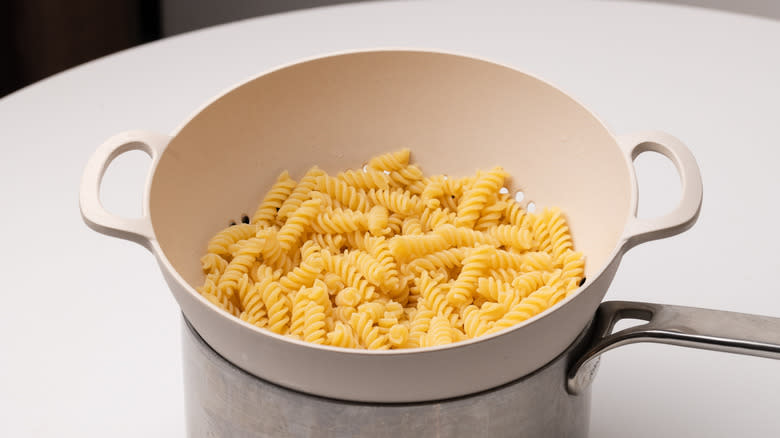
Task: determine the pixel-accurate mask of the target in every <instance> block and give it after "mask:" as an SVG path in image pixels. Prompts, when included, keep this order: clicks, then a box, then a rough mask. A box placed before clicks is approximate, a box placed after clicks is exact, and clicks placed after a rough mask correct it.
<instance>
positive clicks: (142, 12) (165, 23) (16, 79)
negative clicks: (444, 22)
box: [0, 0, 359, 97]
mask: <svg viewBox="0 0 780 438" xmlns="http://www.w3.org/2000/svg"><path fill="white" fill-rule="evenodd" d="M354 1H359V0H222V1H219V0H0V97H2V96H5V95H7V94H9V93H11V92H13V91H15V90H18V89H19V88H21V87H24V86H25V85H29V84H31V83H33V82H36V81H38V80H41V79H43V78H45V77H47V76H50V75H53V74H55V73H58V72H60V71H63V70H66V69H68V68H71V67H73V66H76V65H79V64H82V63H84V62H87V61H90V60H92V59H95V58H99V57H101V56H105V55H108V54H110V53H113V52H116V51H119V50H123V49H127V48H129V47H133V46H136V45H138V44H143V43H146V42H149V41H154V40H156V39H158V38H162V37H165V36H171V35H175V34H178V33H182V32H187V31H190V30H194V29H198V28H201V27H205V26H211V25H215V24H220V23H226V22H229V21H234V20H237V19H241V18H246V17H252V16H258V15H265V14H272V13H277V12H284V11H289V10H295V9H303V8H310V7H315V6H323V5H331V4H337V3H349V2H354Z"/></svg>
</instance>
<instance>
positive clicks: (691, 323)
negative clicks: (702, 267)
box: [566, 301, 780, 394]
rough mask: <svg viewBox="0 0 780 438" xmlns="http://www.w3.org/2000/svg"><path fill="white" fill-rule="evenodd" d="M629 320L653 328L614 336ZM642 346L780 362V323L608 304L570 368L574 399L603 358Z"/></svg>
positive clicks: (689, 310) (662, 306) (685, 309)
mask: <svg viewBox="0 0 780 438" xmlns="http://www.w3.org/2000/svg"><path fill="white" fill-rule="evenodd" d="M624 318H633V319H641V320H645V321H647V323H645V324H641V325H637V326H633V327H629V328H626V329H624V330H620V331H618V332H615V333H612V329H613V328H614V327H615V324H616V323H617V322H618V321H620V320H621V319H624ZM637 342H656V343H660V344H672V345H679V346H683V347H691V348H700V349H704V350H714V351H723V352H727V353H738V354H746V355H750V356H759V357H766V358H770V359H780V318H773V317H770V316H760V315H750V314H746V313H737V312H728V311H723V310H710V309H701V308H697V307H684V306H672V305H668V304H653V303H642V302H632V301H606V302H604V303H602V304H601V305H600V306H599V308H598V310H597V311H596V317H595V319H594V321H593V327H592V329H591V338H590V341H589V342H588V343H587V346H586V347H585V348H584V352H583V353H582V354H580V355H579V356H578V359H576V360H575V361H574V362H573V364H572V365H571V366H570V368H569V371H568V376H567V382H566V386H567V390H568V391H569V393H571V394H577V393H579V392H580V391H582V390H583V389H584V388H586V387H587V386H588V385H589V384H590V382H591V380H592V379H593V376H594V374H595V372H596V368H597V366H598V359H599V357H600V356H601V354H603V353H604V352H606V351H609V350H611V349H613V348H616V347H620V346H622V345H628V344H633V343H637Z"/></svg>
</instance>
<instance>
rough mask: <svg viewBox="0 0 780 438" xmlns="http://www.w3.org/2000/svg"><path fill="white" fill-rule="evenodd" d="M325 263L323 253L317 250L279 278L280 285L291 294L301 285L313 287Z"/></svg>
mask: <svg viewBox="0 0 780 438" xmlns="http://www.w3.org/2000/svg"><path fill="white" fill-rule="evenodd" d="M324 265H325V263H324V262H323V261H322V255H321V253H320V252H319V251H318V252H315V253H313V254H311V255H310V256H309V257H308V258H306V259H304V260H303V261H302V262H301V264H300V265H299V266H297V267H295V268H294V269H293V270H291V271H290V272H288V273H287V275H285V276H284V277H282V278H280V279H279V285H281V286H282V291H283V292H284V293H286V294H289V293H290V292H292V291H295V290H298V289H300V288H301V287H311V285H313V284H314V280H316V279H317V277H318V276H319V275H320V272H322V269H323V268H324Z"/></svg>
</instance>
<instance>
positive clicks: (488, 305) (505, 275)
mask: <svg viewBox="0 0 780 438" xmlns="http://www.w3.org/2000/svg"><path fill="white" fill-rule="evenodd" d="M409 159H410V152H409V150H408V149H403V150H400V151H396V152H390V153H388V154H384V155H380V156H377V157H374V158H372V159H370V160H369V161H368V163H367V165H366V166H365V167H364V168H363V169H350V170H344V171H342V172H340V173H338V174H337V175H336V176H335V177H333V176H330V175H328V174H327V173H326V172H325V171H323V170H322V169H320V168H319V167H317V166H313V167H311V168H310V169H309V170H308V171H307V172H306V173H305V174H304V175H303V177H302V178H301V180H300V181H299V182H297V183H296V182H295V180H293V179H292V178H291V176H290V175H289V174H288V173H287V172H286V171H285V172H282V173H281V174H280V175H279V177H278V178H277V179H276V182H275V183H274V184H273V185H272V187H271V188H270V189H269V191H268V192H267V193H266V195H265V196H264V198H263V201H262V202H261V203H260V205H259V206H258V207H257V209H256V211H255V214H254V215H253V216H252V219H251V220H250V221H249V222H250V223H248V224H246V223H242V224H238V225H233V226H230V227H228V228H226V229H223V230H221V231H219V232H218V233H217V234H216V235H214V237H213V238H212V239H211V240H209V241H208V243H207V248H206V254H205V255H204V256H203V257H201V259H200V265H201V268H202V270H203V273H204V276H205V279H204V283H203V285H202V286H200V287H198V288H197V291H198V292H199V293H200V294H202V295H203V297H204V298H205V299H206V300H208V301H209V302H211V303H213V304H214V305H215V306H217V307H219V308H221V309H223V310H224V311H226V312H227V313H229V314H231V315H233V316H234V317H237V318H239V319H241V320H243V321H245V322H246V323H249V324H252V325H254V326H256V327H258V328H259V329H261V330H269V331H272V332H274V333H278V334H282V335H286V336H289V337H292V338H295V339H300V340H303V341H306V342H311V343H316V344H325V345H330V346H335V347H341V348H366V349H377V350H384V349H391V348H392V349H395V348H417V347H428V346H436V345H446V344H449V343H453V342H459V341H462V340H464V339H469V338H473V337H478V336H482V335H485V334H489V333H495V332H498V331H500V330H504V329H506V328H508V327H511V326H513V325H515V324H518V323H520V322H522V321H526V320H528V319H529V318H533V317H534V316H536V315H538V314H539V313H542V312H544V311H545V310H547V309H549V308H550V307H552V306H554V305H555V304H556V303H558V302H559V301H561V300H563V299H565V298H566V297H567V296H569V295H571V294H572V293H574V292H575V291H577V290H578V288H579V287H580V285H581V283H582V282H583V281H584V275H585V258H584V256H583V254H582V253H581V252H578V251H575V249H574V242H573V240H572V237H571V234H570V230H569V225H568V223H567V221H566V218H565V216H564V214H563V213H562V212H561V211H560V210H559V209H557V208H547V209H543V210H541V211H540V212H533V213H532V212H528V211H527V210H526V209H524V208H523V207H522V205H521V204H520V203H518V202H516V201H515V200H514V199H513V198H512V197H511V196H510V195H509V194H508V191H507V190H506V189H504V190H502V187H504V184H505V182H506V181H507V178H508V174H507V172H506V171H504V170H503V169H502V168H501V167H494V168H493V169H491V170H488V171H477V172H476V175H474V176H466V177H461V178H451V177H449V176H446V175H434V176H430V177H425V176H424V175H423V173H422V171H421V170H420V168H419V167H417V166H416V165H414V164H412V163H410V161H409ZM244 220H245V221H246V220H247V219H244Z"/></svg>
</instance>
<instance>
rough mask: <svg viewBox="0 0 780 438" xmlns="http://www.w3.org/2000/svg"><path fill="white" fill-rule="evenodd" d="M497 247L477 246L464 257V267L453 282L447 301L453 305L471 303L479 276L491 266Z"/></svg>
mask: <svg viewBox="0 0 780 438" xmlns="http://www.w3.org/2000/svg"><path fill="white" fill-rule="evenodd" d="M495 252H496V249H495V248H494V247H492V246H489V245H483V246H479V247H477V248H475V249H474V250H473V251H471V253H470V254H469V255H468V256H467V257H466V258H465V259H463V269H461V271H460V274H459V275H458V278H457V280H455V282H454V283H453V284H452V287H451V288H450V290H449V292H447V301H448V302H449V303H451V304H452V305H455V306H459V305H465V304H469V303H470V302H471V301H472V300H473V298H472V296H473V292H474V291H475V290H476V288H477V281H478V280H479V277H481V276H483V275H485V272H487V270H488V266H490V258H491V257H492V256H493V254H495Z"/></svg>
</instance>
